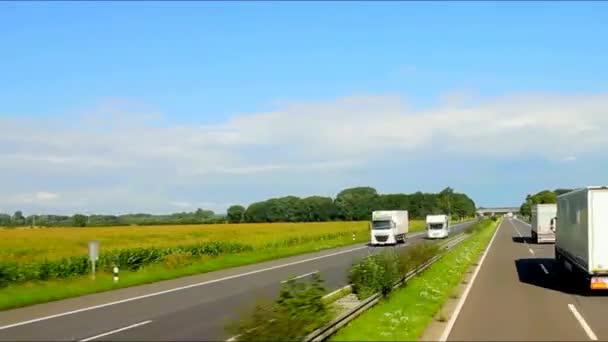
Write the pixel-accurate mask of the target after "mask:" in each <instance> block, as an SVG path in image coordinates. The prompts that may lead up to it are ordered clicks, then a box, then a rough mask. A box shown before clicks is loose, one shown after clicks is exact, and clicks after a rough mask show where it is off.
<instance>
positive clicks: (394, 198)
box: [374, 194, 410, 210]
mask: <svg viewBox="0 0 608 342" xmlns="http://www.w3.org/2000/svg"><path fill="white" fill-rule="evenodd" d="M409 206H410V197H409V196H408V195H406V194H386V195H379V196H378V200H377V201H376V206H375V207H374V209H375V210H408V208H409Z"/></svg>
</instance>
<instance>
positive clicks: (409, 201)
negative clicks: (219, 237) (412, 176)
mask: <svg viewBox="0 0 608 342" xmlns="http://www.w3.org/2000/svg"><path fill="white" fill-rule="evenodd" d="M374 210H408V211H409V216H410V217H411V218H424V217H425V216H426V215H429V214H441V213H451V215H453V216H455V217H469V216H474V215H475V202H473V200H471V199H470V198H469V197H468V196H467V195H465V194H462V193H456V192H454V190H453V189H451V188H449V187H448V188H446V189H444V190H443V191H441V192H440V193H422V192H416V193H413V194H378V192H377V191H376V189H374V188H371V187H356V188H349V189H345V190H343V191H341V192H340V193H339V194H338V195H337V196H336V198H335V199H332V198H330V197H321V196H311V197H306V198H299V197H295V196H286V197H280V198H271V199H269V200H266V201H262V202H256V203H252V204H251V205H249V207H247V208H245V207H244V206H242V205H233V206H231V207H230V208H228V212H227V220H228V221H229V222H232V223H238V222H316V221H332V220H346V221H358V220H369V218H370V215H371V212H372V211H374Z"/></svg>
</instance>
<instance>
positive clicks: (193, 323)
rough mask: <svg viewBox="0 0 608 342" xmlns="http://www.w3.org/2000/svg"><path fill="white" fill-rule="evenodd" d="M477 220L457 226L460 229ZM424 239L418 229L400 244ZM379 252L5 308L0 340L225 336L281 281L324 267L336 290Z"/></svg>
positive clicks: (352, 251) (297, 260) (309, 258)
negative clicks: (231, 324) (356, 267)
mask: <svg viewBox="0 0 608 342" xmlns="http://www.w3.org/2000/svg"><path fill="white" fill-rule="evenodd" d="M472 223H473V222H468V223H464V224H459V225H454V226H453V228H454V230H453V232H454V234H455V233H458V232H461V231H462V230H464V229H465V228H466V227H468V226H470V225H471V224H472ZM423 240H424V239H423V233H413V234H412V235H410V237H409V242H408V243H407V244H405V245H401V246H400V247H398V248H408V246H410V245H413V244H416V243H420V242H421V241H423ZM381 249H382V247H381V248H373V247H368V246H366V245H354V246H348V247H342V248H336V249H332V250H326V251H321V252H316V253H310V254H306V255H300V256H295V257H290V258H285V259H280V260H274V261H269V262H264V263H260V264H256V265H249V266H243V267H237V268H232V269H228V270H222V271H217V272H210V273H206V274H201V275H196V276H191V277H184V278H180V279H174V280H170V281H164V282H159V283H155V284H150V285H142V286H137V287H132V288H126V289H121V290H116V291H110V292H104V293H99V294H93V295H87V296H82V297H78V298H72V299H67V300H63V301H57V302H52V303H46V304H40V305H34V306H30V307H26V308H21V309H15V310H9V311H4V312H0V340H1V341H49V340H53V341H66V340H72V341H76V340H78V341H89V340H116V341H119V340H120V341H126V340H130V341H143V340H145V341H188V340H190V341H202V340H213V341H217V340H225V339H227V338H229V337H230V335H229V334H228V333H226V332H225V331H224V327H225V325H226V323H227V322H229V321H230V320H232V319H234V318H235V317H238V315H239V313H241V312H243V311H245V312H248V311H249V310H251V308H252V307H253V305H254V304H255V302H256V301H257V300H258V299H260V298H268V299H274V298H276V296H277V295H278V290H279V287H280V283H281V281H284V280H286V279H288V278H290V277H292V276H300V275H308V274H310V273H311V272H315V271H318V272H319V273H320V274H321V276H322V278H323V279H324V280H325V283H324V285H325V287H326V288H327V289H328V290H329V291H332V290H335V289H337V288H340V287H342V286H344V285H346V284H347V283H348V281H347V272H348V270H349V268H350V266H351V265H352V264H353V262H355V261H356V260H358V259H360V258H362V257H364V256H366V255H368V254H370V253H375V252H377V251H379V250H381Z"/></svg>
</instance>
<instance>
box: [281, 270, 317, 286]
mask: <svg viewBox="0 0 608 342" xmlns="http://www.w3.org/2000/svg"><path fill="white" fill-rule="evenodd" d="M315 273H319V271H312V272H310V273H306V274H302V275H299V276H297V277H293V278H289V279H287V280H283V281H282V282H281V284H285V283H286V282H288V281H290V280H296V279H300V278H304V277H308V276H309V275H312V274H315Z"/></svg>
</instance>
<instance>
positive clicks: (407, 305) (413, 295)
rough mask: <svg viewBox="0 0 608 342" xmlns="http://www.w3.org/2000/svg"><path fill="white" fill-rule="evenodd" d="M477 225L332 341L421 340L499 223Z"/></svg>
mask: <svg viewBox="0 0 608 342" xmlns="http://www.w3.org/2000/svg"><path fill="white" fill-rule="evenodd" d="M478 226H479V228H478V229H473V231H472V233H473V234H474V235H473V236H471V237H470V238H468V239H467V240H465V241H463V242H462V243H460V244H459V245H458V246H457V247H455V248H454V249H453V250H451V251H449V252H448V253H446V254H445V255H444V256H443V257H442V258H441V259H439V261H437V262H436V263H435V264H433V265H432V266H431V267H429V268H428V269H426V270H425V271H424V272H423V273H422V274H420V275H419V276H417V277H415V278H413V279H412V280H410V281H409V282H408V283H407V284H406V285H405V286H404V287H402V288H401V289H399V290H397V291H394V292H393V293H391V294H390V296H388V297H386V298H385V299H383V300H382V301H381V302H380V303H378V304H377V305H376V306H374V307H372V308H371V309H369V310H368V311H366V312H365V313H363V314H362V315H361V316H359V317H358V318H357V319H355V320H354V321H352V322H350V323H349V324H348V325H347V326H346V327H344V328H342V329H341V330H339V331H338V332H337V333H336V334H335V335H334V336H332V338H331V339H330V340H331V341H412V340H417V339H418V338H420V336H422V334H423V333H424V330H425V329H426V327H427V326H428V324H429V323H430V322H431V321H432V320H433V319H434V318H435V316H436V315H437V313H438V312H439V310H440V309H441V307H442V305H443V303H444V302H445V301H446V299H447V298H448V297H449V296H450V294H452V293H453V290H454V288H455V287H456V286H457V285H458V283H460V282H461V281H462V279H463V277H464V275H465V272H466V271H467V270H468V269H469V267H470V266H471V265H472V264H473V263H474V262H476V261H477V260H478V258H479V256H480V255H481V253H482V252H483V250H484V249H485V248H486V246H487V245H488V243H489V241H490V239H491V238H492V235H493V234H494V231H495V230H496V228H497V222H496V221H493V220H485V221H482V222H481V223H480V224H479V225H478ZM443 318H444V319H447V317H443ZM440 319H441V317H440Z"/></svg>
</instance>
